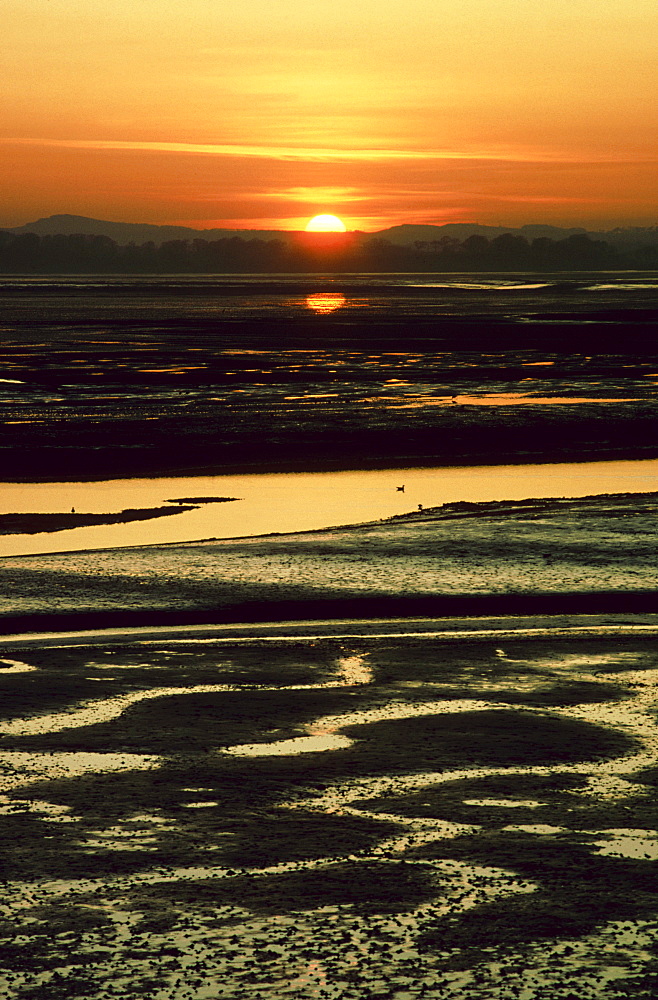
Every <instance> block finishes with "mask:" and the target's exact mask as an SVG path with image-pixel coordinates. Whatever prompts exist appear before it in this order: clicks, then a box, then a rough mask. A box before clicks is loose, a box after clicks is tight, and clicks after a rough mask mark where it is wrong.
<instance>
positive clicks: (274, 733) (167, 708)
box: [3, 688, 372, 754]
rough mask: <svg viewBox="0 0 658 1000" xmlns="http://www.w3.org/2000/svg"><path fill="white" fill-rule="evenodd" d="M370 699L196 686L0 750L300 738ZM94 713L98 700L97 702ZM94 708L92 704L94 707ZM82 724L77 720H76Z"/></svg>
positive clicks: (191, 746)
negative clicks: (325, 718)
mask: <svg viewBox="0 0 658 1000" xmlns="http://www.w3.org/2000/svg"><path fill="white" fill-rule="evenodd" d="M371 700H372V696H371V695H370V696H369V695H366V694H359V693H357V692H356V691H355V690H351V689H347V688H346V689H345V690H308V691H305V690H286V691H277V690H273V689H268V690H240V691H226V692H217V693H199V692H196V691H194V690H192V691H189V692H187V691H182V692H176V693H175V694H168V693H165V692H163V693H162V694H161V695H158V696H157V697H149V698H148V699H146V700H141V701H138V702H137V703H135V704H132V705H128V706H122V709H123V710H122V711H121V714H120V715H119V716H118V717H117V718H113V719H111V720H110V721H107V722H98V723H97V724H92V725H84V724H81V725H80V726H78V727H72V728H65V729H62V730H61V731H59V732H44V733H42V734H39V735H29V736H28V735H25V736H10V735H5V737H4V740H3V748H4V749H10V748H11V749H22V750H27V749H29V750H46V749H49V750H72V749H79V750H96V751H108V750H109V751H122V752H125V751H139V752H140V753H162V754H181V753H182V754H186V753H198V752H210V751H211V750H216V749H217V748H222V747H229V746H234V745H236V744H238V745H240V744H252V743H260V742H262V743H270V742H277V741H279V740H283V739H291V738H293V737H296V736H303V735H306V731H305V729H304V725H305V724H306V723H308V722H310V721H311V720H312V719H314V718H316V717H318V716H321V715H326V714H328V713H335V712H339V711H341V710H348V711H349V710H356V709H358V708H363V707H365V706H366V705H367V704H368V703H369V702H370V701H371ZM98 705H99V708H98V711H99V714H102V712H103V710H104V707H105V706H104V703H102V702H99V703H98ZM92 708H93V706H92ZM81 722H82V720H81Z"/></svg>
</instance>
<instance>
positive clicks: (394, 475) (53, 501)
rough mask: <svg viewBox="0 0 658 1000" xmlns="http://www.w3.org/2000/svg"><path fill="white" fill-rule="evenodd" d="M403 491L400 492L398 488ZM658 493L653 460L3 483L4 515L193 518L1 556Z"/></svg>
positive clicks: (35, 544) (46, 542)
mask: <svg viewBox="0 0 658 1000" xmlns="http://www.w3.org/2000/svg"><path fill="white" fill-rule="evenodd" d="M402 487H404V489H402ZM656 490H658V459H646V460H636V461H607V462H574V463H559V464H558V463H545V464H536V465H530V464H528V465H498V466H471V467H468V466H467V467H452V468H450V467H444V468H407V469H371V470H365V471H344V472H306V473H285V474H284V473H280V474H265V475H227V476H187V477H168V478H149V479H123V480H108V481H105V482H83V483H80V482H77V483H75V482H73V483H32V484H25V483H0V513H9V512H12V513H21V512H30V513H59V512H62V513H66V512H68V511H70V510H71V508H72V507H74V508H75V510H76V511H77V512H79V513H83V512H84V513H99V514H101V513H117V512H119V511H122V510H125V509H135V508H138V509H139V508H152V507H160V506H165V507H170V508H171V509H176V507H177V506H178V501H179V500H180V499H182V498H185V499H188V498H195V497H199V498H205V497H235V498H236V499H235V500H234V501H232V502H229V503H218V502H201V503H199V505H198V506H197V507H196V508H195V509H194V510H187V511H182V512H181V513H176V514H173V515H171V516H165V517H157V518H154V519H152V520H147V521H135V522H132V523H130V522H129V523H125V524H112V525H103V526H94V527H83V528H75V529H72V530H65V531H57V532H49V533H40V534H36V535H7V536H4V537H0V556H15V555H29V554H40V553H46V552H70V551H79V550H84V549H103V548H114V547H124V546H131V545H156V544H163V543H174V542H187V541H198V540H201V539H209V538H217V539H220V538H239V537H245V536H253V535H264V534H270V533H283V532H297V531H310V530H315V529H321V528H328V527H336V526H340V525H347V524H358V523H362V522H367V521H373V520H378V519H381V518H387V517H391V516H394V515H396V514H403V513H406V512H408V511H417V510H418V506H419V505H422V506H423V507H436V506H439V505H440V504H444V503H451V502H454V501H460V500H465V501H470V502H483V501H493V500H523V499H527V498H530V497H535V498H542V497H582V496H590V495H600V494H604V493H648V492H653V491H656Z"/></svg>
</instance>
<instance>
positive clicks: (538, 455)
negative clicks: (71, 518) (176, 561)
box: [0, 444, 658, 499]
mask: <svg viewBox="0 0 658 1000" xmlns="http://www.w3.org/2000/svg"><path fill="white" fill-rule="evenodd" d="M1 454H2V449H0V455H1ZM655 458H658V444H656V445H651V446H648V445H647V446H643V445H639V446H638V447H636V448H629V447H624V448H614V447H610V448H599V449H598V450H596V452H592V450H591V448H590V449H589V451H588V452H587V457H583V455H582V454H581V453H580V452H579V451H574V452H573V453H566V452H565V451H564V450H563V449H560V450H553V451H551V450H550V449H544V450H541V451H537V452H523V453H519V452H512V451H510V452H504V453H501V454H499V455H497V456H495V457H492V456H491V454H490V453H486V454H485V453H477V454H468V455H456V456H447V455H445V454H444V453H441V454H436V455H411V456H410V455H408V454H405V455H394V456H380V457H378V458H366V457H364V456H360V457H358V458H354V459H353V460H352V461H350V460H349V459H345V458H343V459H340V460H338V459H336V460H331V459H316V460H310V459H308V458H305V459H303V460H297V461H295V460H290V461H274V462H266V461H259V462H243V463H227V464H223V465H218V464H217V463H211V464H206V465H191V466H184V465H180V464H176V465H166V464H163V465H162V466H153V468H151V467H149V468H145V469H144V470H142V471H137V470H135V468H134V467H133V466H130V467H129V466H126V467H125V468H124V469H119V468H117V465H116V463H113V464H112V466H111V467H108V468H107V469H106V470H105V471H95V472H94V473H89V474H86V475H85V474H84V473H82V472H81V473H79V474H78V473H76V476H75V478H74V479H73V478H68V479H62V478H60V477H56V476H55V475H54V474H53V475H41V476H35V475H30V476H11V477H8V476H7V473H6V472H1V473H0V484H12V483H16V484H20V485H29V484H30V483H35V484H37V483H44V484H45V483H95V482H114V481H118V480H124V479H126V480H131V479H191V478H195V477H208V476H217V477H221V476H250V475H253V476H259V475H292V474H295V473H305V472H308V473H313V472H368V471H371V470H373V471H385V470H387V469H391V471H395V470H398V469H433V468H437V469H442V468H478V469H479V468H482V469H487V468H499V467H501V466H515V465H520V466H526V465H571V464H584V465H586V464H590V463H595V462H636V461H642V460H645V459H646V460H647V461H650V460H652V459H655ZM485 459H486V460H485ZM5 468H6V466H5ZM154 470H157V471H154ZM230 499H233V498H230Z"/></svg>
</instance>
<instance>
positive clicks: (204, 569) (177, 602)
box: [0, 493, 658, 698]
mask: <svg viewBox="0 0 658 1000" xmlns="http://www.w3.org/2000/svg"><path fill="white" fill-rule="evenodd" d="M657 509H658V495H657V494H655V493H648V494H613V495H610V496H601V497H584V498H577V499H557V500H551V499H549V500H528V501H523V502H518V503H515V502H509V501H497V502H494V503H473V504H467V503H461V504H445V505H444V506H443V507H437V508H433V509H428V510H427V511H422V512H413V513H411V514H408V515H403V516H402V517H397V518H391V519H390V520H388V521H382V522H375V523H370V524H365V525H356V526H351V527H349V526H348V527H344V528H336V529H328V530H326V531H309V532H300V533H297V534H288V535H286V534H282V535H269V536H261V537H257V538H243V539H226V540H219V541H212V540H210V541H204V542H193V543H187V544H172V545H159V546H142V547H135V548H125V549H107V550H102V551H87V552H70V553H58V554H45V555H40V556H20V557H5V558H3V559H2V560H0V588H1V591H2V593H1V595H0V630H1V631H6V632H8V631H13V630H17V631H24V630H25V629H26V628H30V629H33V630H38V631H42V630H45V629H47V628H49V627H54V628H57V629H60V630H61V628H62V627H64V626H63V625H62V621H65V622H66V623H67V626H68V627H69V628H74V627H78V628H96V627H102V626H103V625H115V624H116V625H119V626H125V625H126V624H137V625H139V624H145V625H146V624H148V625H150V624H154V623H166V624H170V623H175V622H177V621H178V622H180V623H182V624H189V623H190V622H194V621H202V622H209V621H211V622H212V621H215V622H222V621H241V622H248V621H276V620H282V621H286V620H304V619H318V618H325V619H326V618H366V617H370V618H382V617H397V616H412V615H414V616H418V615H420V616H425V615H429V616H433V615H446V614H453V615H478V614H496V615H498V614H524V613H525V614H538V615H542V614H555V613H557V612H559V613H562V612H566V613H570V612H573V613H579V612H580V613H598V612H607V611H610V612H620V611H621V612H625V611H628V612H630V613H637V612H644V611H649V612H652V611H654V610H655V607H656V602H655V591H656V583H657V572H656V548H657V546H658V529H657V527H656V510H657ZM44 594H47V595H48V599H47V602H46V601H44ZM64 616H66V617H64ZM509 697H510V698H512V697H513V693H512V692H511V691H510V694H509ZM537 697H543V695H539V694H537Z"/></svg>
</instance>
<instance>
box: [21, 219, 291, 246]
mask: <svg viewBox="0 0 658 1000" xmlns="http://www.w3.org/2000/svg"><path fill="white" fill-rule="evenodd" d="M4 231H5V232H7V233H13V234H14V235H16V236H18V235H20V234H21V233H36V234H37V236H55V235H63V236H74V235H77V234H78V233H84V234H85V235H87V236H109V238H110V239H111V240H115V241H116V242H117V243H121V244H126V243H149V242H153V243H156V244H158V245H159V244H161V243H166V242H168V241H169V240H199V239H203V240H221V239H231V238H232V237H235V236H237V237H239V238H242V239H250V240H257V239H258V240H278V239H284V240H285V239H286V237H290V233H286V232H282V231H278V230H275V229H192V228H190V227H189V226H152V225H149V224H148V223H141V222H106V221H104V220H102V219H89V218H87V217H86V216H84V215H49V216H48V218H46V219H37V221H36V222H28V223H26V225H24V226H17V227H16V228H14V229H5V230H4Z"/></svg>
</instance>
